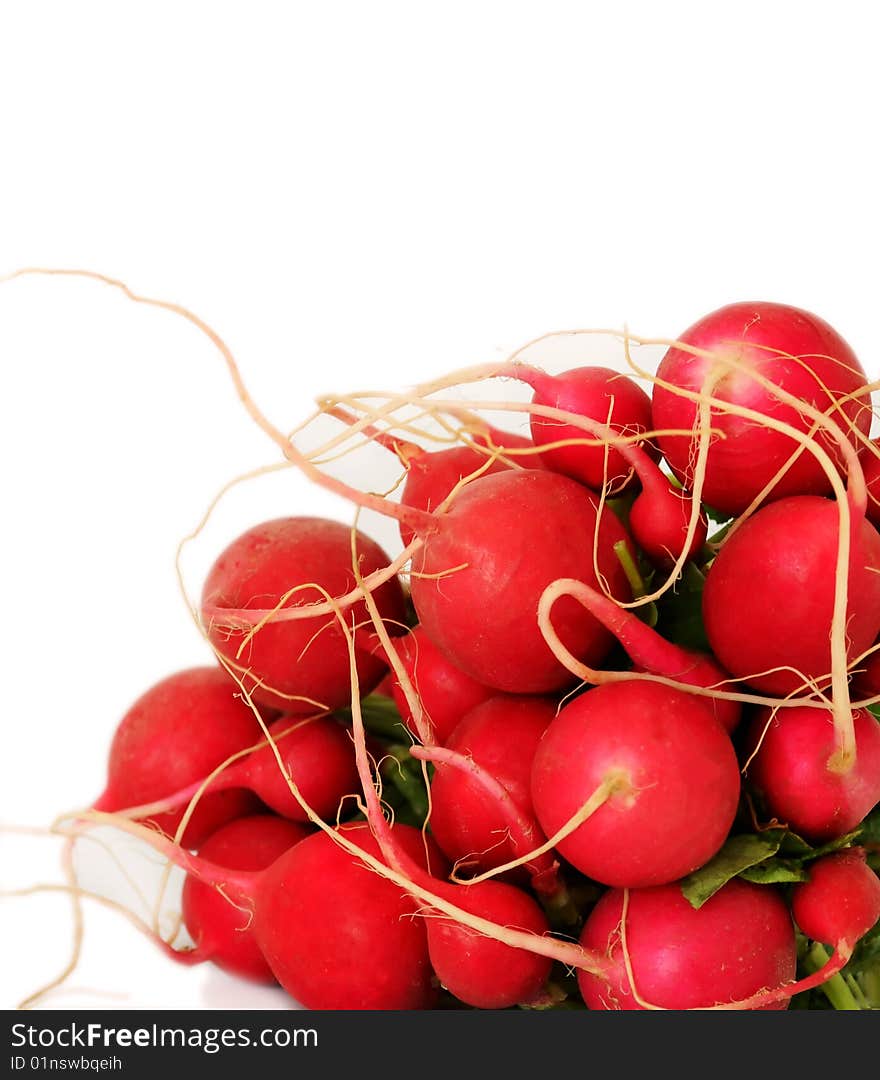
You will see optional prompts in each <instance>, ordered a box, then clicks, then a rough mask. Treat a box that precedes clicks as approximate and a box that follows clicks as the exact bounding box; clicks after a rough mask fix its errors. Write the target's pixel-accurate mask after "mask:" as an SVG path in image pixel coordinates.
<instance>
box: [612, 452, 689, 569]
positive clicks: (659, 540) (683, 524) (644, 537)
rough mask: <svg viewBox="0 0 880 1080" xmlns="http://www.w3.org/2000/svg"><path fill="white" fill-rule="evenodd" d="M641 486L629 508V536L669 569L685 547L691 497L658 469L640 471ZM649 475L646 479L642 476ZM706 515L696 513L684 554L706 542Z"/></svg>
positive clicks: (659, 565) (649, 555) (660, 566)
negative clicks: (694, 527) (696, 518)
mask: <svg viewBox="0 0 880 1080" xmlns="http://www.w3.org/2000/svg"><path fill="white" fill-rule="evenodd" d="M640 475H641V478H642V483H643V485H644V490H643V491H642V492H641V493H640V494H639V495H637V496H636V498H635V501H634V502H633V504H632V506H631V507H630V510H629V530H630V532H631V533H632V535H633V539H634V540H635V542H636V543H637V544H638V545H639V547H640V548H641V549H642V551H643V552H644V553H645V555H646V556H647V557H648V561H649V562H650V563H652V564H653V565H654V566H656V567H658V568H660V569H661V570H671V569H672V568H673V567H674V566H675V563H676V561H677V560H678V558H679V556H680V555H681V554H682V552H683V551H684V550H685V542H686V540H687V532H688V526H689V524H690V520H691V513H692V509H693V500H692V499H691V497H690V496H689V495H687V494H686V493H685V492H684V491H682V490H681V489H680V488H677V487H676V486H675V485H674V484H672V483H670V482H669V481H668V480H667V479H666V478H665V477H664V476H663V475H662V473H661V472H660V470H659V469H656V470H652V472H651V473H648V471H647V469H643V470H642V473H641V474H640ZM649 475H650V476H651V479H649V480H646V479H645V477H647V476H649ZM707 532H708V527H707V524H706V517H705V515H704V514H702V513H701V514H700V516H699V518H698V520H697V526H696V529H695V531H694V535H693V539H692V540H691V542H690V544H688V545H687V548H686V550H687V558H688V559H693V558H694V557H695V556H696V555H698V554H699V552H700V550H701V548H702V547H703V544H705V542H706V535H707Z"/></svg>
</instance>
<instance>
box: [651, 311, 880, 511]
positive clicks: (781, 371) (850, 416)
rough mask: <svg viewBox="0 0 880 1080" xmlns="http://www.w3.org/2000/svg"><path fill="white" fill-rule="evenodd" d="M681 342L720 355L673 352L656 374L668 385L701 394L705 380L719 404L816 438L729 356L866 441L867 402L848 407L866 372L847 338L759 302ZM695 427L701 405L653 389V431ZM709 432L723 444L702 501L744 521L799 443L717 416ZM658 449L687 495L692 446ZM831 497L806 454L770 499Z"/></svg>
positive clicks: (825, 442)
mask: <svg viewBox="0 0 880 1080" xmlns="http://www.w3.org/2000/svg"><path fill="white" fill-rule="evenodd" d="M680 340H681V342H683V343H684V344H687V345H691V346H694V347H696V348H698V349H702V350H710V351H711V352H712V353H713V354H714V355H713V356H711V357H709V356H695V355H693V354H692V353H690V352H687V351H685V350H684V349H681V348H671V349H670V350H669V351H668V352H667V353H666V356H665V357H664V358H663V361H662V362H661V364H660V367H659V369H658V371H657V377H658V378H659V379H661V380H663V381H664V382H667V383H670V384H672V385H673V386H675V387H681V388H682V389H684V390H686V391H689V392H691V393H699V392H700V391H701V390H702V388H703V384H704V381H705V380H706V379H707V376H708V377H709V379H710V380H712V379H713V377H714V378H715V379H716V381H714V382H712V383H711V384H710V386H709V390H710V392H711V394H712V396H713V397H715V398H717V399H719V400H720V401H724V402H730V403H732V404H734V405H741V406H744V407H746V408H748V409H751V410H753V411H755V412H758V413H762V414H764V415H766V416H769V417H773V418H775V419H776V420H780V421H784V422H785V423H786V424H789V425H791V426H792V427H794V428H797V430H799V431H802V432H804V433H805V434H807V433H809V432H810V431H811V429H812V426H813V421H812V420H811V419H810V418H808V417H806V416H804V415H803V414H802V413H800V412H799V411H798V410H797V409H796V408H795V407H794V406H793V405H792V404H787V403H783V402H782V401H780V400H779V399H778V398H777V397H775V396H774V395H773V394H772V393H771V392H770V391H769V390H768V389H767V388H766V387H765V386H761V385H759V383H758V382H756V381H755V380H754V379H753V378H751V377H750V375H749V373H748V371H741V370H735V369H733V368H732V367H731V366H730V365H728V366H727V368H725V367H724V358H725V356H729V357H731V358H733V360H735V361H736V362H737V363H740V364H743V365H745V367H746V368H747V369H749V370H750V371H755V372H757V373H758V374H759V375H761V376H763V377H765V378H766V379H769V380H770V381H771V382H773V383H775V384H777V385H778V386H780V387H782V388H783V390H785V391H787V392H788V393H790V394H792V395H793V396H794V397H795V398H798V399H801V400H803V401H805V402H807V403H808V404H810V405H812V406H814V407H815V408H817V409H819V410H820V411H821V412H828V413H829V415H830V417H831V419H832V420H833V421H834V422H835V423H836V424H837V425H838V426H839V427H841V429H842V430H843V431H844V433H845V434H846V435H847V437H848V438H850V440H851V441H852V442H853V443H855V441H856V439H855V436H854V435H853V434H852V432H851V429H850V425H853V426H855V427H857V428H858V429H859V430H860V431H861V432H862V433H863V434H867V432H868V429H869V427H870V422H871V411H870V400H869V398H868V397H867V396H864V397H861V398H855V399H851V400H848V401H844V400H843V399H844V398H846V397H847V395H849V394H853V393H855V392H856V391H858V390H859V389H860V388H862V387H864V386H865V385H866V379H865V373H864V370H863V369H862V367H861V365H860V364H859V361H858V359H857V358H856V356H855V354H854V353H853V351H852V349H851V348H850V347H849V345H848V344H847V343H846V342H845V341H844V340H843V338H842V337H840V335H839V334H838V333H837V332H836V331H835V330H834V329H833V328H832V327H831V326H829V325H828V323H827V322H825V321H824V320H823V319H820V318H819V317H818V316H816V315H812V314H811V313H810V312H807V311H802V310H800V309H799V308H795V307H790V306H788V305H786V304H774V303H768V302H762V301H758V302H746V303H736V304H729V305H728V306H727V307H723V308H720V309H719V310H718V311H713V312H712V313H711V314H709V315H706V316H705V317H704V318H702V319H700V320H699V321H698V322H696V323H695V324H694V325H693V326H692V327H690V328H689V329H688V330H686V331H685V332H684V334H682V335H681V338H680ZM838 410H840V412H838ZM841 412H842V414H843V415H842V416H841V415H840V413H841ZM696 424H697V404H696V403H695V401H693V400H688V399H687V398H685V397H682V396H681V395H679V394H676V393H675V391H674V390H671V389H666V388H665V387H663V386H661V385H656V386H655V387H654V395H653V427H654V428H656V429H658V430H659V429H664V428H665V429H683V430H692V429H694V428H695V426H696ZM711 424H712V428H713V430H714V431H718V432H719V433H720V435H722V436H723V437H722V438H718V439H716V440H715V441H713V442H712V444H711V446H710V449H709V453H708V456H707V460H706V476H705V482H704V486H703V499H704V500H705V501H706V502H707V503H709V505H710V506H714V507H717V508H718V509H719V510H724V511H726V512H728V513H731V514H739V513H741V512H742V511H743V510H745V509H746V507H747V506H748V505H749V503H751V501H752V500H753V499H754V498H755V496H756V495H758V493H759V492H760V491H761V490H762V489H763V488H764V486H765V485H766V484H768V483H769V482H770V481H771V480H772V479H773V477H774V476H775V475H776V473H777V472H778V471H779V470H780V469H781V468H782V467H783V466H784V465H785V463H786V462H787V460H788V459H789V458H790V457H791V455H792V454H793V453H794V452H795V451H796V450H797V447H798V444H797V443H796V442H795V441H794V440H793V439H792V438H791V437H789V436H788V435H785V434H784V433H782V432H779V431H774V430H772V429H771V428H769V427H767V426H764V425H761V424H759V423H756V422H755V421H754V420H750V419H746V418H745V417H741V416H734V415H732V414H730V413H727V412H724V411H723V410H722V409H720V408H713V409H712V413H711ZM815 438H816V439H818V441H819V443H820V444H821V445H822V446H823V448H824V449H825V450H826V451H827V452H828V453H829V454H830V455H831V456H832V458H833V459H836V460H838V461H840V452H839V450H838V449H837V447H836V445H835V444H834V443H833V442H832V441H831V439H830V438H829V436H828V435H827V434H826V433H825V432H820V433H819V434H818V435H816V436H815ZM658 442H659V444H660V449H661V450H662V451H663V456H664V457H665V458H666V460H667V462H668V463H669V465H670V466H671V468H672V471H673V472H674V473H675V475H676V477H677V478H678V479H679V480H680V481H681V483H683V484H684V485H685V486H688V485H689V484H691V483H692V481H693V474H692V470H693V464H694V460H695V457H696V437H693V438H689V437H688V436H686V435H661V436H659V437H658ZM829 490H830V489H829V481H828V478H827V476H826V474H825V473H824V472H823V470H822V469H821V467H820V466H819V464H818V462H817V460H816V458H815V457H814V456H813V455H812V454H811V453H807V452H803V453H801V454H800V455H799V457H798V458H797V460H795V461H794V462H793V463H792V464H791V465H790V467H789V468H788V470H787V471H786V473H785V475H784V476H783V477H782V478H781V479H779V480H778V481H777V483H776V484H775V486H774V488H773V491H772V494H771V496H770V497H771V498H773V499H780V498H783V497H784V496H787V495H810V494H815V495H823V494H825V493H826V492H828V491H829Z"/></svg>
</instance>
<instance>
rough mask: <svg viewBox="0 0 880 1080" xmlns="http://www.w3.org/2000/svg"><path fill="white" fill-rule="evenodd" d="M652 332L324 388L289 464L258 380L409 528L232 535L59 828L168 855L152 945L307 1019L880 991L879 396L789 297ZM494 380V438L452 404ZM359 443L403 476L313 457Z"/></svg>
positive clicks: (848, 1002) (480, 420) (370, 499)
mask: <svg viewBox="0 0 880 1080" xmlns="http://www.w3.org/2000/svg"><path fill="white" fill-rule="evenodd" d="M667 345H668V348H667V351H666V354H665V357H664V359H663V360H662V362H661V363H660V365H659V368H658V369H657V372H656V375H653V376H652V375H651V374H650V373H646V372H643V371H641V370H640V369H639V368H638V366H637V365H636V364H635V363H633V364H632V371H631V372H630V373H628V374H625V373H623V372H622V371H613V370H611V369H609V368H607V367H604V366H600V365H587V366H581V367H577V368H573V369H571V370H569V371H563V372H561V373H556V374H550V373H548V372H545V371H541V370H540V369H538V368H535V367H533V366H531V365H527V364H524V363H521V362H519V361H518V360H517V359H512V360H511V361H508V362H506V363H505V364H503V365H496V366H495V367H488V366H487V367H485V368H480V369H473V368H472V369H468V370H466V371H463V372H460V373H457V374H453V375H451V376H449V377H447V378H444V379H441V380H438V381H437V382H436V383H433V384H429V385H427V386H422V387H418V388H415V389H414V390H413V391H412V392H411V393H410V394H407V395H401V396H400V398H399V399H389V400H388V402H386V403H385V404H384V405H377V404H376V396H375V395H373V396H364V397H360V398H358V397H347V398H338V399H333V400H332V401H330V400H328V401H327V402H326V403H323V411H324V413H325V414H326V417H325V421H326V422H325V427H324V429H323V430H324V431H325V434H326V432H327V431H332V432H333V434H332V435H331V436H330V437H329V439H328V441H327V442H326V443H325V444H324V445H323V446H322V447H319V448H318V449H317V450H315V451H314V452H312V453H311V454H306V453H304V452H303V451H302V450H300V449H299V448H298V446H297V444H296V443H295V442H293V441H292V440H291V439H289V438H287V437H286V436H284V435H283V434H282V433H281V432H280V431H278V429H276V428H274V427H273V426H272V425H271V424H269V422H268V421H267V420H265V419H264V418H263V417H262V414H261V413H260V412H259V410H258V409H257V408H256V406H255V404H254V403H252V402H249V408H250V412H251V415H252V416H255V417H256V418H257V420H258V423H260V424H261V426H262V427H263V428H264V430H265V431H266V433H267V435H269V437H270V438H271V439H272V440H273V441H274V442H275V444H276V445H277V447H278V448H279V450H280V451H281V452H282V453H283V455H284V457H285V458H286V459H287V461H288V462H290V463H292V464H293V465H294V466H297V467H299V468H301V469H302V470H303V471H304V472H306V474H307V475H308V476H309V477H310V478H311V479H313V480H314V481H315V482H317V483H319V484H321V485H323V486H325V487H326V488H328V489H329V490H331V491H334V492H336V493H337V494H338V495H340V496H342V497H344V498H347V499H348V500H349V501H350V502H351V503H352V504H354V505H355V506H357V507H358V508H360V509H365V510H370V511H378V512H379V513H381V514H385V515H387V516H388V517H392V518H394V519H396V521H397V524H398V526H399V529H400V536H401V547H400V548H398V549H396V550H393V551H392V550H389V551H384V550H383V549H382V548H381V547H379V545H378V544H377V543H376V542H375V541H374V540H373V539H371V538H370V536H369V529H368V528H366V527H364V526H362V525H361V524H360V522H359V523H358V526H357V528H350V527H349V526H348V525H344V524H341V523H339V522H335V521H329V520H323V519H319V518H312V517H304V516H297V515H291V516H289V517H286V518H279V519H275V520H272V521H267V522H263V523H257V524H253V525H251V527H249V528H248V529H247V530H246V531H244V532H243V533H242V534H241V535H240V536H238V537H237V538H233V539H232V540H231V542H230V543H229V544H228V546H227V547H226V548H225V549H223V550H221V551H218V552H216V553H215V561H214V563H213V566H212V567H211V569H210V571H209V572H208V574H207V577H206V579H205V581H204V583H203V589H202V593H201V600H200V605H199V612H200V618H201V625H202V629H203V631H204V636H205V638H206V640H207V642H208V643H209V644H210V646H211V647H212V649H213V653H214V660H215V662H214V663H212V664H208V665H206V666H204V667H203V668H198V669H192V670H186V671H181V672H179V673H177V674H173V675H170V676H167V677H165V678H164V679H162V680H161V681H160V682H158V683H157V684H156V686H154V687H153V688H152V689H149V690H147V691H146V692H145V693H143V694H142V696H141V697H140V698H138V699H137V701H136V702H135V703H134V705H133V706H132V707H131V709H130V710H129V712H128V713H127V714H126V715H125V716H124V717H123V718H122V720H121V721H120V723H119V726H118V728H117V731H116V734H115V736H114V739H113V742H112V746H111V751H110V762H109V769H108V779H107V785H106V790H105V791H104V793H103V794H102V795H101V796H100V797H99V798H98V799H97V800H96V801H95V803H94V804H93V807H92V809H91V811H89V812H86V813H84V814H83V815H82V816H81V821H80V827H88V825H89V823H91V822H101V823H113V822H115V823H116V824H117V825H118V826H119V827H120V828H122V829H124V830H125V831H126V832H127V833H130V834H134V835H138V836H140V837H141V838H142V839H145V840H146V841H147V842H148V843H150V844H151V845H152V846H153V847H154V848H155V849H156V850H157V851H158V852H160V853H161V854H162V855H164V856H165V857H166V858H167V859H168V860H169V862H171V863H174V864H175V865H177V866H179V867H181V868H182V869H183V870H185V871H186V874H187V878H186V884H185V886H184V892H183V899H182V919H183V923H184V925H185V927H186V930H187V932H188V935H189V938H190V939H191V940H190V943H189V944H187V945H185V946H180V945H179V944H178V945H177V948H176V950H172V949H168V944H169V943H168V942H163V943H162V944H163V947H165V948H166V949H167V951H169V952H170V953H171V955H173V956H176V957H177V958H178V959H180V960H181V961H187V962H198V961H207V962H212V963H215V964H218V965H219V966H221V967H223V968H224V969H225V970H226V971H228V972H230V973H232V974H235V975H238V976H240V977H242V978H246V979H251V980H258V981H268V982H272V981H276V982H278V983H279V984H280V985H281V986H282V987H283V988H284V989H285V990H286V991H287V992H288V993H289V994H290V995H292V997H293V998H295V999H296V1000H297V1001H299V1002H300V1003H302V1004H303V1005H304V1006H306V1007H308V1008H315V1009H371V1008H378V1009H429V1008H436V1007H459V1008H464V1007H470V1008H478V1009H498V1008H511V1007H522V1008H536V1009H537V1008H540V1009H546V1008H554V1007H557V1006H560V1005H565V1006H566V1007H571V1006H572V1005H573V1004H575V1005H577V1006H579V1007H584V1006H585V1007H586V1008H588V1009H715V1008H717V1009H780V1008H783V1009H784V1008H788V1007H789V1006H790V1005H791V1004H792V1002H794V1003H795V1004H796V1005H798V1007H806V1008H820V1007H828V1006H829V1004H830V1005H831V1006H832V1007H835V1008H852V1007H855V1008H872V1007H874V1008H880V999H878V996H877V985H878V982H880V977H878V973H877V961H876V955H877V948H876V943H875V939H876V933H877V931H876V923H877V920H878V918H880V880H878V877H877V873H876V871H877V866H878V850H880V822H878V814H877V810H876V808H877V806H878V803H880V723H878V720H877V714H875V711H874V710H875V709H876V708H877V706H876V703H875V700H874V698H875V697H876V698H877V699H878V700H880V677H878V676H877V675H876V672H877V670H880V669H878V668H877V667H876V665H873V658H874V655H875V653H874V650H875V648H876V647H877V646H876V643H877V641H878V637H880V533H878V532H877V528H876V525H875V522H877V521H878V520H880V518H878V515H877V512H876V511H877V505H878V501H880V500H878V495H877V492H878V490H880V485H875V479H876V478H877V477H878V476H880V451H878V448H877V445H876V444H875V443H872V442H870V441H869V439H868V435H869V429H870V424H871V419H872V416H873V412H872V403H871V391H872V385H871V384H870V383H869V382H868V378H867V376H866V375H865V372H864V370H863V369H862V367H861V366H860V364H859V362H858V360H857V359H856V357H855V355H854V353H853V352H852V350H851V349H850V347H849V346H848V345H847V344H846V342H845V341H844V340H843V339H842V338H841V337H840V336H839V335H838V334H837V333H836V331H834V330H833V329H832V328H831V327H830V326H829V325H828V324H827V323H825V322H824V321H823V320H822V319H819V318H818V317H817V316H814V315H811V314H809V313H807V312H804V311H801V310H799V309H796V308H792V307H788V306H786V305H781V304H773V303H764V302H761V303H741V304H732V305H730V306H728V307H726V308H722V309H721V310H720V311H716V312H714V313H712V314H710V315H707V316H706V317H705V318H703V319H701V320H700V321H699V322H697V323H696V324H695V325H694V326H693V327H691V328H690V329H689V330H688V331H686V332H685V333H684V334H683V335H682V336H681V338H680V339H678V340H675V341H670V342H668V343H667ZM628 355H629V353H628ZM488 379H495V380H496V384H495V399H496V400H495V401H494V402H493V403H492V406H493V409H494V411H495V412H497V411H499V410H501V409H503V410H505V411H506V412H509V413H510V414H511V416H515V415H516V414H517V413H519V416H518V423H519V432H518V433H514V432H513V431H511V432H506V431H504V430H501V429H499V428H498V427H495V426H493V425H491V424H490V423H489V422H488V420H487V419H485V418H484V417H483V415H482V414H481V413H480V412H474V411H469V410H468V409H466V408H465V407H464V406H463V405H460V404H456V402H455V400H454V399H453V395H449V396H448V397H443V396H442V394H443V391H450V390H452V389H453V388H455V389H456V390H458V391H459V392H461V391H463V390H464V389H466V387H467V386H468V385H469V384H472V383H475V382H478V381H483V380H488ZM511 380H515V381H517V382H519V383H524V384H526V385H527V386H528V387H529V389H530V390H531V391H532V398H531V400H530V401H528V402H526V403H523V401H522V395H520V396H519V398H518V399H517V401H513V400H508V398H507V397H505V388H506V387H508V386H510V385H511ZM240 392H241V393H242V394H243V396H246V395H245V393H244V391H240ZM413 407H415V409H416V410H417V413H416V415H417V416H419V417H425V418H427V419H428V420H430V421H432V422H433V423H434V426H433V427H431V425H430V424H429V423H426V424H425V425H424V427H421V428H420V427H419V426H418V424H417V423H416V422H415V421H413V420H412V415H413V412H412V410H413ZM526 431H527V432H528V433H529V434H530V436H531V438H529V437H527V435H526V434H524V432H526ZM438 432H439V433H442V437H443V439H444V440H445V441H443V442H441V443H438V446H437V447H432V446H431V443H430V439H431V438H432V437H437V438H439V436H438ZM450 433H452V437H453V438H454V440H455V441H454V442H452V443H450ZM365 439H366V440H369V441H372V442H373V443H375V444H377V445H378V446H380V447H381V448H383V449H384V450H385V451H387V455H388V457H387V460H388V462H389V464H390V465H393V466H394V467H396V468H398V470H399V473H400V476H399V480H400V483H399V484H398V485H397V488H396V491H397V494H396V495H394V496H383V495H377V494H375V492H377V491H387V490H389V485H388V484H387V483H385V482H384V481H382V480H380V479H379V478H377V479H376V482H375V483H369V482H367V483H365V484H364V485H363V486H364V487H365V488H368V489H369V491H361V490H360V489H359V488H357V487H355V486H353V485H352V484H349V483H347V482H344V481H342V480H340V479H338V478H337V477H336V476H335V475H333V476H331V475H330V474H329V473H327V472H324V471H323V470H322V468H321V467H320V466H319V464H317V463H318V462H320V461H322V460H324V458H322V454H326V455H329V452H330V451H337V450H338V448H339V447H343V448H345V447H346V446H349V448H351V446H352V445H360V444H361V443H362V442H363V441H364V440H365ZM392 455H393V456H392ZM875 487H876V490H872V489H874V488H875ZM710 523H711V525H710ZM826 946H827V947H828V948H830V949H831V952H830V954H829V952H828V951H827V949H826Z"/></svg>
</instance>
